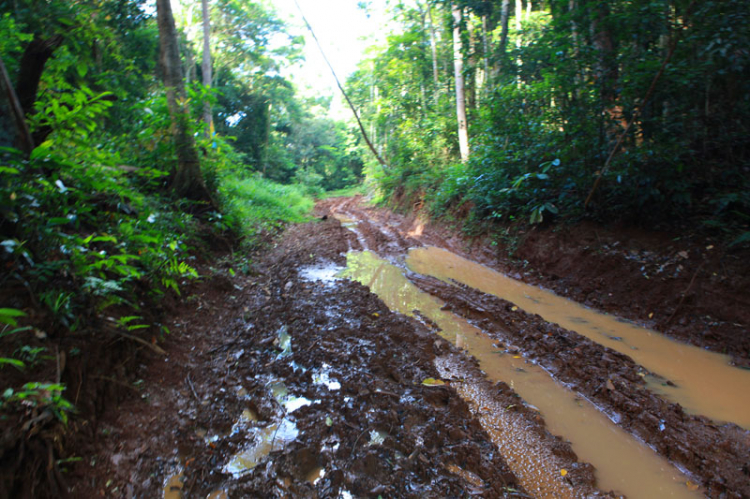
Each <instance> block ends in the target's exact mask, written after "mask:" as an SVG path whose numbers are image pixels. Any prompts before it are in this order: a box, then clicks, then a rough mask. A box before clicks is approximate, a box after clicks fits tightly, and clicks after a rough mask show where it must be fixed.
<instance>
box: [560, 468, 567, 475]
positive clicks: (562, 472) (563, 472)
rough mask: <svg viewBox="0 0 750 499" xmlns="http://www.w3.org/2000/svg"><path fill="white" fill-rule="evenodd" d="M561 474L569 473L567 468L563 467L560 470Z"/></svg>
mask: <svg viewBox="0 0 750 499" xmlns="http://www.w3.org/2000/svg"><path fill="white" fill-rule="evenodd" d="M560 474H561V475H562V476H565V475H567V474H568V470H566V469H565V468H563V469H561V470H560Z"/></svg>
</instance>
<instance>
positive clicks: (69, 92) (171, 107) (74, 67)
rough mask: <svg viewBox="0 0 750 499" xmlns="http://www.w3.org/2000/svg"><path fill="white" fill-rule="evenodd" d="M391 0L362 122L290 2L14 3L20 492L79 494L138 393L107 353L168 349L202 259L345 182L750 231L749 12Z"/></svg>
mask: <svg viewBox="0 0 750 499" xmlns="http://www.w3.org/2000/svg"><path fill="white" fill-rule="evenodd" d="M375 2H377V0H373V1H371V2H361V3H360V5H361V8H363V9H368V8H374V6H373V4H374V3H375ZM385 3H387V6H388V15H389V16H390V24H389V27H388V28H387V36H385V37H384V40H385V41H384V43H381V44H377V45H375V46H373V47H371V49H370V50H369V51H368V53H367V56H366V57H365V58H364V59H363V60H362V61H361V62H360V64H359V66H358V69H357V71H356V72H355V73H353V74H351V75H348V77H347V78H346V79H345V82H344V84H343V90H344V91H345V92H346V95H347V97H348V99H349V100H350V102H351V104H352V107H353V109H354V111H355V114H356V120H361V121H360V123H357V121H356V120H355V116H354V115H353V117H352V119H351V120H348V121H341V120H337V119H333V118H331V116H330V110H331V104H332V99H339V98H341V96H338V95H336V96H330V95H328V96H325V95H324V96H320V95H317V96H315V95H310V93H309V92H304V91H303V89H301V88H300V87H299V86H298V85H297V84H295V83H294V82H292V81H290V79H289V78H287V77H285V76H283V74H284V71H283V70H282V69H283V68H288V67H290V66H294V65H296V64H299V63H300V62H301V59H302V57H303V56H302V49H303V45H304V38H303V37H302V36H301V35H300V34H295V33H294V32H293V31H292V30H290V29H289V27H288V26H287V25H286V24H285V22H284V21H283V20H282V19H281V18H280V17H279V15H278V14H277V13H276V12H275V10H274V8H273V5H272V4H273V2H267V1H250V0H202V1H187V0H172V1H171V2H170V0H156V1H155V2H154V1H147V0H43V1H40V0H0V91H1V92H2V99H0V112H1V114H0V161H1V162H0V246H2V250H0V254H1V255H2V256H1V261H0V264H2V268H3V271H2V274H0V284H1V285H0V325H2V328H1V329H0V374H1V375H2V382H1V383H0V391H1V392H2V393H0V430H1V431H2V433H1V434H0V465H1V467H2V471H0V496H1V497H10V496H13V495H14V494H15V495H18V494H22V493H23V494H32V495H33V493H34V487H37V486H39V487H43V489H44V493H45V494H49V495H54V494H55V493H56V489H55V487H56V486H60V487H61V486H62V485H61V484H62V483H63V482H64V480H63V479H62V478H61V477H60V476H59V475H60V473H61V470H64V468H65V466H66V465H67V464H70V463H67V462H66V461H65V458H64V456H65V455H66V454H65V452H64V448H65V445H66V442H68V441H72V440H74V439H76V438H84V437H86V436H89V437H90V436H91V435H90V433H87V432H90V431H91V430H90V429H88V428H86V425H85V424H84V422H85V418H86V417H88V416H90V415H92V414H98V413H100V412H101V411H102V410H103V404H105V402H104V401H105V400H107V398H108V397H111V391H112V390H115V389H116V388H113V384H116V383H113V382H112V379H113V378H111V377H109V376H104V375H100V376H98V377H97V376H87V375H86V373H88V372H89V369H91V367H90V366H89V363H90V362H92V359H97V360H96V362H99V363H101V365H103V366H113V365H117V366H119V367H118V369H120V370H121V371H122V372H125V370H127V369H129V368H130V366H131V364H134V363H135V362H137V361H136V360H134V359H135V354H133V355H132V356H131V357H132V358H130V357H129V358H128V359H129V360H128V359H125V360H124V361H122V362H121V361H120V360H121V359H123V358H124V357H123V355H124V354H123V353H122V352H117V353H115V352H113V351H112V349H111V348H109V345H111V344H112V342H113V341H124V342H125V343H126V344H127V345H129V348H132V349H133V351H135V349H136V348H147V349H150V350H153V351H156V352H158V351H161V347H160V344H162V342H163V341H164V340H165V338H166V337H168V335H169V334H170V331H169V328H168V327H167V326H166V325H164V324H162V322H161V320H162V316H163V308H162V305H161V304H162V303H163V302H165V301H169V300H172V301H177V300H180V299H181V291H182V290H183V288H184V286H186V285H188V284H189V283H190V282H191V281H194V280H196V279H198V278H199V273H198V271H197V270H196V267H197V264H198V262H206V261H213V259H215V255H216V254H220V255H227V254H232V255H233V257H234V258H238V259H239V260H241V261H243V262H244V263H240V264H237V261H235V263H234V264H233V269H238V271H243V270H244V271H249V263H248V262H249V261H250V257H249V256H247V255H248V254H249V253H248V252H249V251H255V250H257V249H258V248H260V247H262V246H263V245H264V244H266V243H268V241H270V240H271V239H272V237H273V236H274V235H276V234H278V232H279V231H280V229H282V228H283V227H284V226H285V225H286V224H288V223H291V222H299V221H302V220H304V219H305V217H306V216H307V214H308V213H309V211H310V209H311V207H312V206H313V203H314V199H315V198H316V197H322V196H326V195H330V193H331V192H332V191H338V190H345V189H355V190H358V191H364V190H365V189H366V190H367V191H368V192H369V194H370V195H371V197H372V198H373V199H374V200H375V201H380V202H384V203H391V204H392V205H393V206H397V207H401V208H407V209H411V208H412V207H417V208H419V209H424V210H425V212H427V213H429V214H430V216H432V217H435V218H438V219H443V220H449V221H453V222H456V221H457V223H458V225H460V226H461V227H463V228H465V229H467V230H472V231H490V232H491V231H493V230H497V229H498V228H505V229H504V230H507V227H509V224H522V225H537V224H540V225H545V224H553V223H563V222H567V221H578V220H583V219H587V220H594V221H596V222H598V223H605V224H606V223H623V224H630V225H638V226H641V227H647V228H652V229H653V228H668V229H689V230H691V231H696V232H699V233H701V234H706V235H710V236H711V237H715V238H718V239H720V240H722V241H724V242H725V243H726V244H727V245H729V246H730V247H740V246H746V245H747V244H748V243H750V229H749V228H748V226H749V225H750V139H749V138H750V9H748V8H747V4H746V2H745V1H744V0H722V1H701V2H698V1H695V0H653V1H649V2H643V1H641V2H638V1H636V2H633V1H623V0H615V1H608V2H605V1H593V0H545V1H532V0H514V1H513V2H511V1H510V0H502V1H490V0H453V1H446V0H410V1H398V2H396V1H390V2H385ZM178 7H179V8H178ZM384 29H386V28H384ZM368 142H369V143H370V144H371V147H368ZM373 152H374V153H375V154H373ZM363 186H364V187H363ZM238 249H240V250H241V255H242V256H239V257H238V256H237V255H234V251H236V250H238ZM232 272H233V273H234V272H235V270H232ZM125 357H127V356H125ZM107 359H109V360H107ZM119 374H120V373H119V372H118V373H117V375H119ZM71 386H75V387H76V388H75V392H73V391H72V390H71V389H70V387H71ZM82 394H83V395H82ZM82 435H83V436H84V437H81V436H82ZM53 455H54V456H55V457H54V459H53V457H52V456H53ZM19 456H21V457H19ZM40 476H46V477H47V479H46V482H45V484H44V485H39V480H40V479H39V478H38V477H40Z"/></svg>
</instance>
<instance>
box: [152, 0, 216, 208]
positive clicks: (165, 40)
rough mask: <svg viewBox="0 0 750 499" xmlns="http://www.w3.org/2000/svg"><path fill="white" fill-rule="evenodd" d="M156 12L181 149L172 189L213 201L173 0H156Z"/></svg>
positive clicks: (174, 130) (176, 140) (171, 111)
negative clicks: (194, 126)
mask: <svg viewBox="0 0 750 499" xmlns="http://www.w3.org/2000/svg"><path fill="white" fill-rule="evenodd" d="M156 16H157V21H158V25H159V62H160V64H161V67H162V73H163V78H164V86H165V87H166V90H167V105H168V107H169V114H170V117H171V119H172V134H173V139H174V143H175V149H176V153H177V171H176V172H175V175H174V179H173V180H172V189H174V191H175V192H176V193H177V194H178V195H179V196H182V197H184V198H187V199H193V200H196V201H209V202H210V201H211V196H210V195H209V193H208V189H206V185H205V184H204V182H203V176H202V174H201V169H200V163H199V162H198V153H197V151H196V149H195V142H194V140H193V135H192V134H191V133H190V130H189V126H190V116H189V114H188V112H187V110H186V109H185V105H184V102H185V85H184V82H183V79H182V66H181V65H180V50H179V45H178V39H177V29H176V28H175V24H174V17H173V16H172V6H171V4H170V0H156Z"/></svg>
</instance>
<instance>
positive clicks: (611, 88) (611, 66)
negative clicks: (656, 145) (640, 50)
mask: <svg viewBox="0 0 750 499" xmlns="http://www.w3.org/2000/svg"><path fill="white" fill-rule="evenodd" d="M608 17H609V7H608V6H607V5H606V4H604V3H603V4H600V5H599V7H598V8H597V12H596V15H595V16H594V18H593V21H592V23H591V30H592V37H593V40H594V46H595V47H596V49H597V51H598V52H599V57H598V59H599V60H598V62H597V68H596V73H597V78H598V80H599V88H600V95H601V100H602V106H603V107H604V111H605V112H606V113H607V115H608V116H609V118H610V123H608V124H607V127H606V131H607V135H608V137H609V139H611V140H614V138H615V136H616V135H617V133H618V131H619V130H618V126H617V125H614V124H615V123H618V124H619V127H622V128H625V127H626V126H627V120H626V119H625V117H624V115H623V113H622V106H620V105H619V103H618V100H619V99H618V96H617V80H618V79H619V71H618V68H617V61H616V55H617V49H616V47H615V42H614V39H613V37H612V33H611V32H610V30H609V26H608V23H607V18H608Z"/></svg>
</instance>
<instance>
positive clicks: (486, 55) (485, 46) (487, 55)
mask: <svg viewBox="0 0 750 499" xmlns="http://www.w3.org/2000/svg"><path fill="white" fill-rule="evenodd" d="M487 31H488V29H487V15H484V16H482V49H483V50H484V82H483V89H484V93H485V94H486V93H487V90H488V89H489V88H490V42H489V38H488V36H487Z"/></svg>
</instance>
